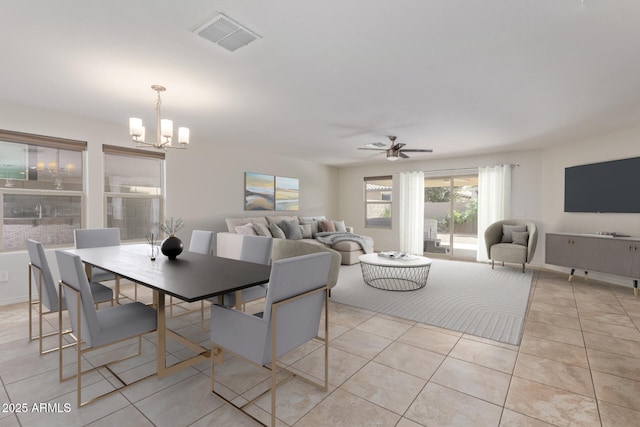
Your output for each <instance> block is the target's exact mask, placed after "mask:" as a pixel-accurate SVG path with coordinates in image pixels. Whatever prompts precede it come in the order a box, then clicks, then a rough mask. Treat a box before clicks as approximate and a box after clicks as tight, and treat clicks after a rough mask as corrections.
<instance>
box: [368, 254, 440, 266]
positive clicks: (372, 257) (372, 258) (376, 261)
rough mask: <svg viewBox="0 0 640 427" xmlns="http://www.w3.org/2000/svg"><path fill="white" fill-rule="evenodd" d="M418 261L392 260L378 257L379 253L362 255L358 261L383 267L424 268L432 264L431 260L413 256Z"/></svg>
mask: <svg viewBox="0 0 640 427" xmlns="http://www.w3.org/2000/svg"><path fill="white" fill-rule="evenodd" d="M412 256H413V257H415V258H416V259H412V260H403V259H391V258H386V257H383V256H380V255H378V254H377V253H371V254H365V255H360V256H359V257H358V259H359V260H360V262H363V263H365V264H372V265H380V266H383V267H423V266H425V265H430V264H431V258H427V257H423V256H419V255H412Z"/></svg>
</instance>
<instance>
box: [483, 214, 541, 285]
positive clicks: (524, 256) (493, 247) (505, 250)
mask: <svg viewBox="0 0 640 427" xmlns="http://www.w3.org/2000/svg"><path fill="white" fill-rule="evenodd" d="M514 227H518V228H519V230H518V229H517V228H514ZM522 230H524V231H522ZM525 232H526V233H528V235H526V236H525V235H524V234H523V233H525ZM525 238H526V239H525ZM484 240H485V244H486V247H487V256H488V257H489V259H490V260H491V268H492V269H493V268H494V263H495V261H498V262H502V265H503V266H504V263H505V262H508V263H514V264H522V272H523V273H524V271H525V264H528V263H530V262H531V260H532V259H533V255H534V254H535V251H536V244H537V242H538V227H537V226H536V224H535V223H534V222H533V221H529V220H525V219H505V220H502V221H497V222H494V223H493V224H491V225H490V226H489V227H487V229H486V230H485V232H484Z"/></svg>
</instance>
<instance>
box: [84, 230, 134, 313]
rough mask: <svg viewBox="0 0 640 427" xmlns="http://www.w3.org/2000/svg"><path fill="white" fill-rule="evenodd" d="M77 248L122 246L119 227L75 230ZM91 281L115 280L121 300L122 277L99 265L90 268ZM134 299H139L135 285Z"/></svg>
mask: <svg viewBox="0 0 640 427" xmlns="http://www.w3.org/2000/svg"><path fill="white" fill-rule="evenodd" d="M73 237H74V242H75V245H76V249H85V248H102V247H105V246H120V229H119V228H82V229H77V230H74V231H73ZM88 276H89V282H105V281H110V280H115V290H116V303H119V302H120V277H119V276H117V275H115V274H113V273H110V272H108V271H104V270H102V269H100V268H97V267H90V268H89V270H88ZM134 292H135V295H134V300H137V299H138V287H137V285H136V286H134Z"/></svg>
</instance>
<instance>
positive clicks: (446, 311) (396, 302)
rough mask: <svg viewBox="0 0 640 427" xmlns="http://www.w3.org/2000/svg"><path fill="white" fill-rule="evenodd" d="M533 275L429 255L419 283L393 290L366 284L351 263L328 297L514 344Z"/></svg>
mask: <svg viewBox="0 0 640 427" xmlns="http://www.w3.org/2000/svg"><path fill="white" fill-rule="evenodd" d="M532 279H533V272H532V271H531V270H527V271H526V272H525V273H524V274H523V273H522V270H521V269H520V267H514V266H506V267H502V266H496V268H495V269H494V270H492V269H491V266H490V265H488V264H483V263H475V262H464V261H450V260H439V259H434V260H433V263H432V265H431V271H430V272H429V278H428V280H427V285H426V286H425V287H424V288H422V289H418V290H415V291H407V292H395V291H385V290H381V289H376V288H372V287H371V286H368V285H367V284H365V283H364V281H363V280H362V272H361V269H360V265H359V264H355V265H351V266H342V268H341V269H340V276H339V278H338V283H337V285H336V286H335V287H334V288H333V289H332V290H331V300H332V301H334V302H338V303H342V304H347V305H351V306H354V307H358V308H362V309H366V310H371V311H375V312H378V313H384V314H388V315H391V316H396V317H400V318H403V319H408V320H413V321H416V322H420V323H426V324H429V325H433V326H439V327H442V328H446V329H452V330H454V331H459V332H464V333H467V334H471V335H476V336H479V337H483V338H487V339H490V340H494V341H500V342H504V343H508V344H513V345H519V344H520V338H521V336H522V328H523V324H524V317H525V313H526V309H527V301H528V299H529V290H530V288H531V282H532Z"/></svg>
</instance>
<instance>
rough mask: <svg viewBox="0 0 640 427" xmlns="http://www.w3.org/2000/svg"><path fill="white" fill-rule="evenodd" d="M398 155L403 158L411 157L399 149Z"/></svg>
mask: <svg viewBox="0 0 640 427" xmlns="http://www.w3.org/2000/svg"><path fill="white" fill-rule="evenodd" d="M398 155H399V156H400V157H402V158H403V159H408V158H409V156H407V155H406V154H404V153H403V152H402V151H399V152H398Z"/></svg>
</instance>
